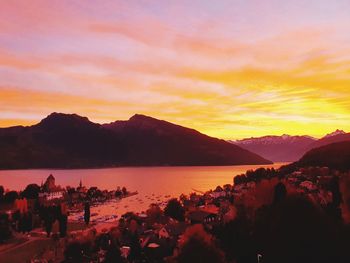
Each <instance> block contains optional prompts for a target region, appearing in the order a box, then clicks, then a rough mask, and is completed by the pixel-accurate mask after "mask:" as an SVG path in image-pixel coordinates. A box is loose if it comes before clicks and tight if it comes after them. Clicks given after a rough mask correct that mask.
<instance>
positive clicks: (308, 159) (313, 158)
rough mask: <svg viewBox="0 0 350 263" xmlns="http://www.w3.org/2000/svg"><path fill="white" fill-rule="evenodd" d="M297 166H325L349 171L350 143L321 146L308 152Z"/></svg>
mask: <svg viewBox="0 0 350 263" xmlns="http://www.w3.org/2000/svg"><path fill="white" fill-rule="evenodd" d="M296 165H297V166H300V167H307V166H320V167H323V166H327V167H329V168H332V169H337V170H342V171H344V170H350V141H343V142H337V143H332V144H328V145H325V146H321V147H319V148H315V149H312V150H310V151H308V152H307V153H306V154H305V155H304V156H303V157H302V158H301V159H300V160H299V161H298V162H296Z"/></svg>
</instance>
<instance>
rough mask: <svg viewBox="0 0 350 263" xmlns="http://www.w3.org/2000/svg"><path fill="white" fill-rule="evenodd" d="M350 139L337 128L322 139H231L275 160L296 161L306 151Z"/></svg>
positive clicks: (286, 136) (276, 137)
mask: <svg viewBox="0 0 350 263" xmlns="http://www.w3.org/2000/svg"><path fill="white" fill-rule="evenodd" d="M342 141H350V133H346V132H344V131H342V130H336V131H334V132H332V133H330V134H327V135H326V136H324V137H322V138H321V139H316V138H313V137H310V136H306V135H305V136H290V135H286V134H284V135H282V136H264V137H258V138H247V139H242V140H236V141H229V142H231V143H233V144H235V145H238V146H240V147H242V148H244V149H247V150H249V151H251V152H254V153H256V154H259V155H260V156H262V157H264V158H266V159H269V160H271V161H273V162H294V161H297V160H299V159H300V158H301V157H302V156H303V155H304V154H305V153H306V152H308V151H309V150H311V149H314V148H318V147H321V146H324V145H327V144H331V143H335V142H342Z"/></svg>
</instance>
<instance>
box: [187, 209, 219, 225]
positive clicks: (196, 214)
mask: <svg viewBox="0 0 350 263" xmlns="http://www.w3.org/2000/svg"><path fill="white" fill-rule="evenodd" d="M187 219H188V221H189V223H191V224H204V223H205V224H208V223H213V222H216V221H217V215H216V214H214V213H210V212H206V211H202V210H196V211H191V212H189V213H188V215H187Z"/></svg>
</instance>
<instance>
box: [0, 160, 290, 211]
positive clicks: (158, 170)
mask: <svg viewBox="0 0 350 263" xmlns="http://www.w3.org/2000/svg"><path fill="white" fill-rule="evenodd" d="M283 164H284V163H276V164H273V165H266V166H261V165H242V166H191V167H141V168H134V167H132V168H130V167H128V168H108V169H82V170H54V169H48V170H2V171H1V170H0V185H3V186H4V187H5V189H11V190H12V189H13V190H23V189H24V188H25V187H26V185H28V184H30V183H36V184H39V185H40V183H41V182H42V181H43V182H45V179H46V177H47V176H48V175H49V174H53V176H54V177H55V178H56V184H57V185H61V186H67V185H70V186H73V187H76V186H78V184H79V181H80V179H81V180H82V182H83V185H85V186H86V187H90V186H97V187H99V188H101V189H108V190H113V189H116V188H117V186H121V187H122V186H125V187H126V188H127V189H128V190H130V191H138V193H139V194H138V195H136V196H132V197H129V198H125V199H123V200H121V201H118V202H111V203H110V204H106V205H104V207H103V208H102V209H101V207H99V208H96V211H95V212H98V213H99V214H101V213H102V211H103V214H104V215H108V214H114V213H116V212H117V213H118V214H119V213H123V212H125V211H130V210H131V211H142V210H145V209H147V207H148V206H149V204H150V203H161V202H164V201H166V200H167V199H169V196H170V197H178V196H179V195H180V194H182V193H184V194H189V193H191V192H193V191H194V190H198V191H207V190H210V189H214V188H215V187H216V186H218V185H224V184H232V182H233V177H234V176H236V175H238V174H242V173H244V172H245V171H247V170H249V169H257V168H259V167H274V168H278V167H280V166H281V165H283ZM92 212H94V211H92Z"/></svg>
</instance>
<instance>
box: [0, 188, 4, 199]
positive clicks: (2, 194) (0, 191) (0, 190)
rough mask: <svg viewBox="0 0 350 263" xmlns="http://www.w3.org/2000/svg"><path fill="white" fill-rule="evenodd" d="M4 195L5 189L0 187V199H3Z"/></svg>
mask: <svg viewBox="0 0 350 263" xmlns="http://www.w3.org/2000/svg"><path fill="white" fill-rule="evenodd" d="M4 193H5V189H4V187H3V186H2V185H0V199H2V198H3V196H4Z"/></svg>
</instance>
